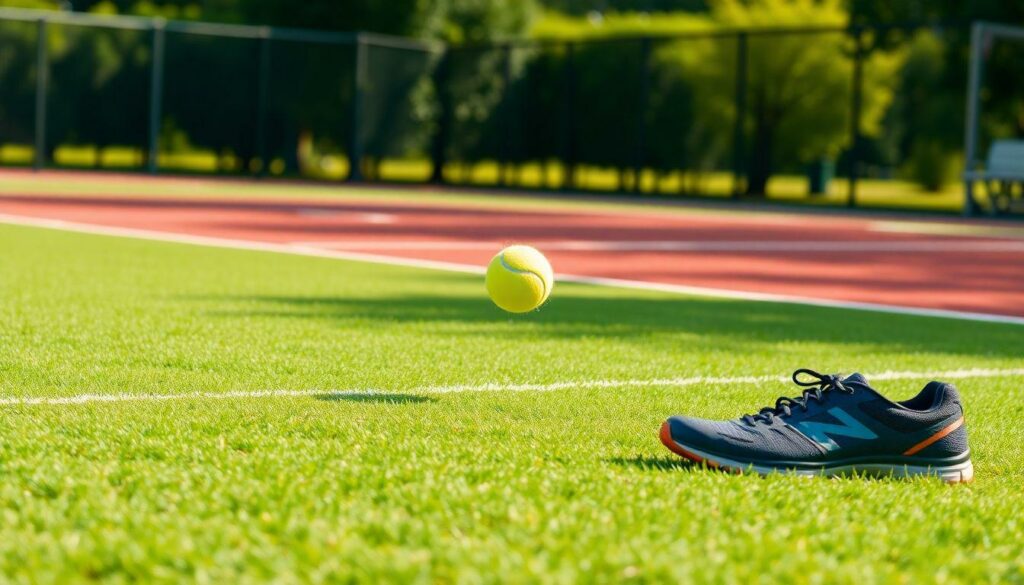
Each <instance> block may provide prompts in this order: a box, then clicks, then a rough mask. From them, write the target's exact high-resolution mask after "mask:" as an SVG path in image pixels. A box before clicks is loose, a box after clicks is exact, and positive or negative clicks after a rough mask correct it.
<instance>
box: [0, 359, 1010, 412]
mask: <svg viewBox="0 0 1024 585" xmlns="http://www.w3.org/2000/svg"><path fill="white" fill-rule="evenodd" d="M1018 376H1024V368H1017V369H1005V370H997V369H981V368H977V369H969V370H948V371H938V372H879V373H877V374H866V377H867V378H868V380H912V379H921V380H931V379H939V380H963V379H969V378H1009V377H1018ZM789 381H790V377H789V376H776V375H771V376H736V377H717V376H693V377H686V378H662V379H649V380H643V379H640V380H573V381H565V382H553V383H549V384H497V383H492V384H476V385H456V386H423V387H419V388H411V389H407V390H402V389H373V388H353V389H346V390H233V391H226V392H181V393H177V394H128V393H119V394H78V395H74V396H59V397H47V396H24V397H6V398H0V406H33V405H48V404H88V403H103V402H161V401H168V400H226V399H233V398H295V397H300V398H301V397H308V396H317V397H322V398H331V397H339V398H340V397H345V396H380V395H394V394H402V395H406V394H455V393H462V392H466V393H474V392H477V393H478V392H554V391H557V390H570V389H585V388H586V389H592V388H598V389H601V388H664V387H669V386H675V387H686V386H697V385H706V386H725V385H729V384H751V383H757V384H763V383H769V382H789Z"/></svg>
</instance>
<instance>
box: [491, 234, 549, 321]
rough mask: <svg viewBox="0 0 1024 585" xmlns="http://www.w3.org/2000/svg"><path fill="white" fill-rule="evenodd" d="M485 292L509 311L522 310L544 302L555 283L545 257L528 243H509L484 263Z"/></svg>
mask: <svg viewBox="0 0 1024 585" xmlns="http://www.w3.org/2000/svg"><path fill="white" fill-rule="evenodd" d="M486 284H487V294H489V295H491V300H492V301H494V304H495V305H498V306H499V307H501V308H502V309H505V310H506V311H508V312H510V313H526V312H528V311H532V310H534V309H536V308H537V307H539V306H541V305H543V304H544V301H546V300H548V296H549V295H550V294H551V287H552V286H554V284H555V275H554V273H553V272H552V271H551V264H550V263H549V262H548V259H547V258H545V257H544V254H541V253H540V252H538V251H537V249H536V248H531V247H530V246H509V247H508V248H505V249H504V250H502V251H501V252H498V255H497V256H495V257H494V258H493V259H491V263H490V264H489V265H488V266H487V278H486Z"/></svg>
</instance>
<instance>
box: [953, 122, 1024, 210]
mask: <svg viewBox="0 0 1024 585" xmlns="http://www.w3.org/2000/svg"><path fill="white" fill-rule="evenodd" d="M964 182H965V183H966V187H967V192H968V193H971V189H972V187H973V186H974V183H975V182H981V183H983V184H984V185H985V189H986V191H987V192H988V200H989V212H990V213H992V214H1000V213H1007V212H1010V211H1014V210H1020V209H1024V140H997V141H995V142H994V143H992V148H991V149H990V150H989V151H988V159H987V160H986V161H985V170H983V171H967V172H965V173H964Z"/></svg>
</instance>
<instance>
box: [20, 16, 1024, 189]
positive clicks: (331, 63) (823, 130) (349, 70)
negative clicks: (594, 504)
mask: <svg viewBox="0 0 1024 585" xmlns="http://www.w3.org/2000/svg"><path fill="white" fill-rule="evenodd" d="M0 6H16V7H27V8H42V9H51V10H64V11H69V10H71V11H76V12H88V13H94V14H124V15H141V16H161V17H165V18H168V19H176V20H197V21H199V20H201V21H210V22H221V23H231V24H255V25H273V26H283V27H295V28H309V29H326V30H335V31H356V30H359V31H373V32H378V33H386V34H391V35H398V36H404V37H413V38H417V39H423V40H436V41H443V42H445V43H448V44H450V46H451V47H453V50H451V51H450V52H449V57H448V59H447V60H446V61H445V62H444V63H443V65H442V63H441V61H442V60H441V58H440V56H439V55H438V54H437V53H435V52H431V51H426V50H424V51H410V50H407V49H398V48H394V47H383V46H382V47H373V46H372V45H371V50H370V51H369V52H368V53H367V55H366V56H365V58H366V59H368V63H367V70H366V75H367V79H366V80H365V83H364V85H363V86H362V87H363V89H364V91H365V95H364V96H362V98H361V102H360V109H359V120H358V125H359V128H358V130H357V131H355V134H357V136H356V138H354V139H353V138H352V135H353V132H354V130H353V124H355V123H356V121H354V120H353V114H352V103H353V100H354V96H353V87H354V84H353V76H354V71H355V67H354V65H353V63H354V62H355V57H354V54H355V50H354V49H353V48H352V47H350V46H344V45H326V44H303V43H297V42H287V41H275V42H274V43H273V48H272V51H273V52H272V55H271V56H270V57H269V60H270V62H271V63H272V64H273V66H272V71H271V74H270V85H269V87H268V88H267V89H266V92H267V94H266V96H265V97H264V98H258V96H259V95H260V91H261V86H260V83H261V81H260V76H259V71H258V70H257V67H258V63H259V61H260V50H261V48H260V43H259V40H258V39H251V38H219V37H211V36H199V35H187V34H176V35H169V36H168V39H167V51H166V66H165V67H166V73H165V75H166V78H167V79H166V82H165V84H164V95H163V103H164V109H163V112H162V120H161V123H160V141H159V143H160V166H161V168H163V169H165V170H176V169H177V170H190V171H196V170H198V171H212V172H228V173H269V174H279V175H304V176H308V177H318V178H331V179H336V178H343V177H344V176H347V175H348V174H349V172H350V170H351V169H350V168H349V158H350V157H349V155H350V154H351V151H352V150H353V140H357V141H358V144H359V149H360V150H361V154H362V155H363V156H362V158H361V162H360V169H361V170H362V175H363V176H364V177H366V178H368V179H371V180H374V179H380V180H412V181H425V180H428V179H430V178H431V176H432V175H434V176H435V178H437V171H434V170H433V168H432V164H431V159H432V158H434V159H436V158H438V152H439V150H438V149H441V150H440V152H441V153H442V154H443V158H444V160H445V163H444V164H443V165H442V168H441V169H440V171H439V172H440V175H441V176H442V177H443V178H444V179H446V180H448V181H449V182H454V183H475V184H508V185H517V186H524V187H559V186H565V185H566V184H567V182H568V181H570V180H571V185H572V186H574V187H577V188H582V189H612V190H630V191H647V192H668V193H691V194H700V195H728V194H730V193H732V191H733V190H734V188H736V186H737V184H736V183H734V182H733V181H732V173H733V172H735V171H737V170H739V171H740V173H739V174H740V175H742V181H741V183H740V184H739V187H740V188H741V189H743V191H744V192H745V193H746V194H747V195H750V196H761V195H764V194H773V195H775V196H777V197H782V198H786V197H797V198H799V197H806V196H808V195H809V194H810V189H809V187H808V186H807V185H805V184H804V182H803V181H802V178H803V177H804V176H806V174H807V172H808V169H809V168H819V167H820V168H826V169H828V172H829V173H832V172H834V173H837V174H838V175H840V176H841V175H844V174H845V173H848V172H849V170H848V169H849V166H850V165H849V164H848V163H849V160H848V159H849V157H850V155H851V151H852V138H851V125H852V119H851V115H852V111H853V109H852V107H851V97H852V93H853V81H852V80H853V79H854V76H855V75H856V74H855V72H854V67H855V61H856V58H857V57H858V56H859V58H860V59H861V60H862V61H861V62H862V65H863V68H862V71H861V83H862V88H863V91H862V93H861V96H860V104H859V107H860V118H859V134H860V138H859V143H858V145H857V154H858V159H859V161H860V165H861V166H860V168H861V173H862V174H863V175H864V177H865V179H866V181H865V183H864V190H865V194H866V195H867V196H868V197H869V198H870V197H871V196H872V194H877V195H878V197H880V198H884V197H889V198H890V199H893V198H898V197H900V196H905V195H908V194H914V195H917V194H926V193H936V194H937V195H935V196H934V198H935V200H936V201H942V202H943V203H942V204H941V205H946V204H947V202H948V204H949V205H958V200H959V193H958V192H957V189H956V187H955V186H953V185H955V181H956V178H957V171H958V170H960V169H961V168H962V153H961V150H962V142H963V116H964V114H963V112H964V88H965V86H966V75H967V65H966V63H967V51H968V47H969V23H970V22H971V21H973V20H976V19H985V20H991V21H998V22H1006V23H1016V24H1024V1H1020V0H1003V1H997V0H980V1H979V0H976V1H967V0H958V1H949V2H928V1H924V0H917V1H914V0H909V1H901V2H890V1H885V0H845V1H844V0H748V1H740V0H706V1H705V0H675V1H673V0H517V1H515V2H510V1H505V0H435V1H429V0H386V1H385V0H345V1H344V2H338V1H336V0H304V1H303V2H295V1H294V0H203V1H199V2H195V1H187V0H171V1H166V2H160V1H153V0H64V1H63V2H50V1H42V0H0ZM851 25H864V26H867V27H868V28H866V29H864V32H863V34H860V35H859V36H858V35H854V34H851V33H850V32H849V30H848V27H850V26H851ZM878 25H883V26H882V27H878ZM900 25H908V26H900ZM808 27H811V28H813V27H819V28H821V29H822V31H821V32H817V33H803V34H798V33H795V32H794V33H792V34H772V35H755V36H751V37H750V38H748V39H745V40H744V41H743V42H745V43H747V45H746V61H747V63H746V67H747V71H748V74H747V76H746V78H745V79H744V87H743V95H742V98H741V97H740V96H739V91H738V90H737V86H736V84H737V79H736V77H737V76H736V70H737V65H738V64H737V55H738V54H739V53H738V51H737V43H738V42H739V41H738V39H737V37H736V36H735V35H731V34H728V35H727V34H724V31H735V30H745V29H765V28H786V29H804V28H808ZM826 29H827V30H826ZM0 36H2V38H3V39H4V43H3V44H2V46H0V162H4V163H7V164H17V163H23V164H24V163H27V162H30V161H31V160H32V157H33V151H32V147H31V144H32V112H33V109H34V99H35V97H34V90H35V81H34V80H35V73H34V71H33V67H34V56H35V54H36V28H35V27H34V23H30V22H8V21H0ZM510 40H511V41H514V43H513V44H511V45H505V44H502V43H503V42H505V41H510ZM567 41H572V42H573V44H572V46H571V47H570V46H569V45H568V44H566V42H567ZM47 45H48V52H49V56H48V57H49V60H50V63H51V67H52V70H51V76H50V88H49V94H48V98H47V99H48V121H47V130H46V134H47V141H46V142H47V152H46V153H45V156H46V160H47V161H48V162H49V163H50V164H54V165H58V166H86V167H89V166H93V167H123V168H141V167H142V166H143V165H144V162H145V156H146V153H145V144H146V143H147V123H146V119H147V115H148V111H149V104H148V101H147V99H146V97H145V96H146V95H147V94H148V91H149V83H150V72H149V71H150V63H151V57H152V55H151V40H150V33H149V31H146V30H118V29H97V28H92V27H82V26H73V25H51V26H50V29H49V30H48V32H47ZM570 52H571V55H570ZM570 60H571V63H570ZM1022 62H1024V50H1021V49H1020V48H1017V49H1013V48H1007V49H1001V52H999V51H997V52H995V53H994V54H993V55H992V56H991V62H990V65H989V66H990V68H991V70H992V71H994V74H993V75H991V76H990V79H991V80H992V81H991V82H990V83H989V84H988V85H987V86H986V90H985V93H984V94H983V96H982V97H983V100H984V101H985V112H986V117H985V118H984V119H983V121H982V122H983V128H982V131H983V140H991V139H993V138H998V137H1006V136H1024V96H1022V95H1021V90H1020V88H1019V87H1017V86H1016V84H1014V83H1012V79H1013V78H1014V75H1015V74H1005V72H1007V71H1010V72H1014V71H1016V72H1018V73H1019V69H1020V63H1022ZM1000 71H1002V72H1004V73H1000ZM260 99H263V100H264V101H263V102H261V101H260ZM740 107H742V108H743V114H744V116H743V122H742V123H741V124H740V125H739V127H738V128H737V125H736V123H735V120H737V116H738V114H739V113H740V112H738V110H737V109H738V108H740ZM568 110H571V111H572V112H571V115H569V114H568ZM257 120H258V122H256V121H257ZM442 125H443V126H444V131H440V130H439V128H440V127H441V126H442ZM439 134H440V136H439ZM570 174H571V175H572V176H571V177H570V176H569V175H570ZM825 191H826V192H825V193H824V194H823V195H824V196H823V197H822V198H821V199H820V200H822V201H829V200H833V199H834V200H842V199H843V197H844V193H843V192H842V187H841V186H836V185H833V187H832V188H826V189H825ZM901 194H902V195H901ZM943 194H945V195H943Z"/></svg>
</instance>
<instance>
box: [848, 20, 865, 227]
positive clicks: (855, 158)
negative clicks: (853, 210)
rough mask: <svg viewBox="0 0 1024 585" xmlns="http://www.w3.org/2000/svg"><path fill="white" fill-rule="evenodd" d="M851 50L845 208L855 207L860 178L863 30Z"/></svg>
mask: <svg viewBox="0 0 1024 585" xmlns="http://www.w3.org/2000/svg"><path fill="white" fill-rule="evenodd" d="M853 34H854V49H853V91H852V92H851V93H852V94H853V95H852V98H851V99H852V102H851V104H850V178H849V181H850V185H849V192H848V193H847V198H846V206H847V207H856V206H857V181H858V179H859V178H860V110H861V101H862V98H863V95H862V94H863V93H864V30H863V29H861V28H859V27H858V28H856V29H854V30H853Z"/></svg>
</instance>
